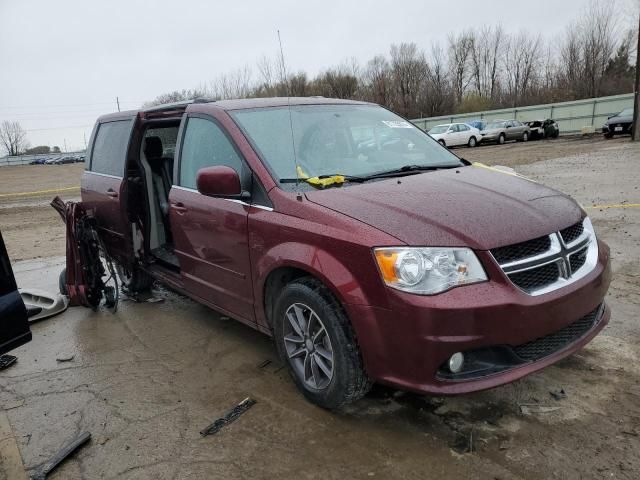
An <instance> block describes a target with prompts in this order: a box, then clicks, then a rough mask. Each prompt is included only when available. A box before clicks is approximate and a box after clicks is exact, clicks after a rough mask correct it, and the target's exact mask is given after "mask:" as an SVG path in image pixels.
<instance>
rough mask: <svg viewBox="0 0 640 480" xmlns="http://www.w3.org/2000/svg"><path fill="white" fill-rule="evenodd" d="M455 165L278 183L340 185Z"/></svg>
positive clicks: (298, 179) (282, 180) (291, 180)
mask: <svg viewBox="0 0 640 480" xmlns="http://www.w3.org/2000/svg"><path fill="white" fill-rule="evenodd" d="M458 167H459V165H458V166H455V165H404V166H402V167H400V168H394V169H393V170H385V171H382V172H377V173H372V174H370V175H364V176H355V175H342V174H340V173H336V174H331V175H326V174H325V175H318V176H316V177H308V178H281V179H280V183H299V182H300V183H301V182H306V183H308V184H309V185H313V186H314V187H319V188H325V187H329V186H336V185H342V184H343V183H346V182H350V183H364V182H366V181H368V180H373V179H376V178H391V177H402V176H406V175H415V174H417V173H420V172H426V171H432V170H440V169H443V168H458Z"/></svg>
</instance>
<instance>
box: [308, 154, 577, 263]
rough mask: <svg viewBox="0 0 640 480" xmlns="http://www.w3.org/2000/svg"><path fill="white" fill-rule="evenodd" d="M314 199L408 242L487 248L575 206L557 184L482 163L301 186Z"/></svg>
mask: <svg viewBox="0 0 640 480" xmlns="http://www.w3.org/2000/svg"><path fill="white" fill-rule="evenodd" d="M306 195H307V198H308V199H309V200H310V201H312V202H314V203H317V204H319V205H322V206H324V207H326V208H330V209H332V210H335V211H337V212H340V213H343V214H344V215H348V216H350V217H352V218H354V219H356V220H359V221H361V222H364V223H366V224H368V225H371V226H373V227H375V228H377V229H379V230H382V231H384V232H385V233H388V234H389V235H392V236H394V237H395V238H397V239H398V240H400V241H401V242H404V243H406V244H408V245H414V246H443V247H444V246H467V247H471V248H474V249H476V250H487V249H491V248H495V247H500V246H504V245H510V244H513V243H518V242H522V241H525V240H530V239H532V238H536V237H540V236H542V235H548V234H549V233H551V232H554V231H558V230H561V229H563V228H566V227H568V226H570V225H573V224H575V223H576V222H578V221H579V220H580V219H581V218H582V216H583V213H582V209H581V208H580V207H579V206H578V204H577V203H576V202H575V201H574V200H572V199H571V198H569V197H568V196H567V195H564V194H562V193H560V192H558V191H556V190H553V189H551V188H548V187H545V186H543V185H540V184H538V183H534V182H531V181H529V180H526V179H523V178H519V177H516V176H514V175H509V174H505V173H499V172H496V171H494V170H490V169H487V168H481V167H473V166H469V167H461V168H457V169H455V168H452V169H448V170H438V171H434V172H426V173H422V174H418V175H412V176H407V177H400V178H391V179H387V180H382V181H373V182H371V183H365V184H356V185H352V186H347V187H342V188H332V189H327V190H318V191H313V192H307V194H306Z"/></svg>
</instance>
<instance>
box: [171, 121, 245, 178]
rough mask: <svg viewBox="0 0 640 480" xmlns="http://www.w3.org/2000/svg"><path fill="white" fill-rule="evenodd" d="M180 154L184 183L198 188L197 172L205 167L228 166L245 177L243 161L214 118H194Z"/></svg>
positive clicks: (188, 124) (185, 135)
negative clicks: (212, 119) (211, 119)
mask: <svg viewBox="0 0 640 480" xmlns="http://www.w3.org/2000/svg"><path fill="white" fill-rule="evenodd" d="M181 152H182V153H181V154H180V183H179V184H180V185H181V186H183V187H186V188H194V189H195V188H196V174H197V173H198V170H200V169H201V168H204V167H213V166H216V165H226V166H227V167H231V168H233V169H234V170H235V171H236V172H238V175H239V176H240V177H241V178H242V174H243V172H242V160H241V158H240V155H239V154H238V153H237V152H236V150H235V148H234V147H233V145H232V143H231V141H230V140H229V139H228V138H227V137H226V135H225V134H224V132H223V131H222V130H221V129H220V127H218V125H216V124H215V123H213V122H212V121H210V120H205V119H203V118H197V117H191V118H189V120H188V121H187V129H186V131H185V134H184V141H183V143H182V149H181Z"/></svg>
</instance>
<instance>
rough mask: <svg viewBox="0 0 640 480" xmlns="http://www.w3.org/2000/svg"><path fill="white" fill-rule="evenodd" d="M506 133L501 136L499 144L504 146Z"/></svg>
mask: <svg viewBox="0 0 640 480" xmlns="http://www.w3.org/2000/svg"><path fill="white" fill-rule="evenodd" d="M504 140H505V138H504V133H501V134H500V136H499V137H498V144H500V145H503V144H504Z"/></svg>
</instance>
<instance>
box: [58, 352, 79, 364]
mask: <svg viewBox="0 0 640 480" xmlns="http://www.w3.org/2000/svg"><path fill="white" fill-rule="evenodd" d="M74 357H75V355H74V354H73V353H61V354H59V355H58V356H56V361H57V362H70V361H71V360H73V359H74Z"/></svg>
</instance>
